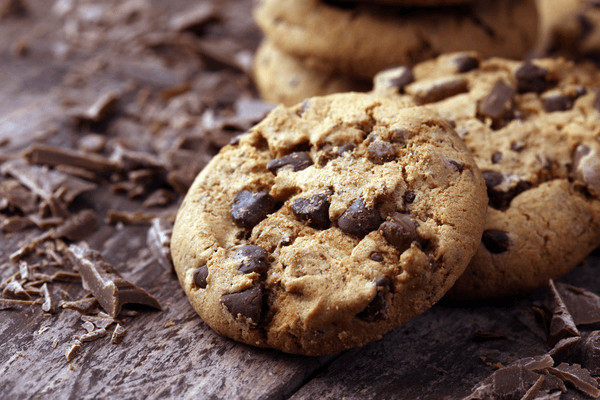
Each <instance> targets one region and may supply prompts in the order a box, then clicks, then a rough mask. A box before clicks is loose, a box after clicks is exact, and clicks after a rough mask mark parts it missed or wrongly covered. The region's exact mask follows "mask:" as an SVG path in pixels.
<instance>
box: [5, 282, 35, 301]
mask: <svg viewBox="0 0 600 400" xmlns="http://www.w3.org/2000/svg"><path fill="white" fill-rule="evenodd" d="M2 295H3V296H5V297H10V298H14V299H23V300H29V299H31V296H30V295H29V293H27V291H26V290H25V289H24V288H23V286H22V285H21V284H20V283H19V282H18V281H11V282H8V283H7V284H6V286H5V287H4V290H3V291H2Z"/></svg>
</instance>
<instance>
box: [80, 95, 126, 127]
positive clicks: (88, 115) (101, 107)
mask: <svg viewBox="0 0 600 400" xmlns="http://www.w3.org/2000/svg"><path fill="white" fill-rule="evenodd" d="M120 97H121V95H120V94H119V93H117V92H112V91H111V92H106V93H103V94H102V95H101V96H100V97H98V99H96V101H95V102H94V103H92V104H91V105H90V106H89V107H88V108H86V109H85V110H78V111H76V112H74V113H73V114H72V116H73V118H75V119H76V120H80V121H87V122H99V121H101V120H103V119H105V118H106V117H107V116H108V115H109V114H110V113H112V112H113V111H114V109H115V107H116V105H117V102H118V101H119V98H120Z"/></svg>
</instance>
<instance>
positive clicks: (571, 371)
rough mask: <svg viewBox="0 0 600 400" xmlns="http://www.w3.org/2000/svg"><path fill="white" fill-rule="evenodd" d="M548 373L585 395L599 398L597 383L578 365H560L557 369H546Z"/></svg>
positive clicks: (599, 392)
mask: <svg viewBox="0 0 600 400" xmlns="http://www.w3.org/2000/svg"><path fill="white" fill-rule="evenodd" d="M548 372H550V373H551V374H553V375H556V376H557V377H559V378H560V379H562V380H563V381H565V382H569V383H571V384H572V385H573V386H575V387H576V388H577V389H579V390H581V391H582V392H584V393H585V394H587V395H589V396H592V397H594V398H597V397H599V396H600V389H599V388H598V381H597V380H596V379H594V378H593V377H592V376H591V375H590V371H588V370H587V369H585V368H582V367H581V365H579V364H572V365H570V364H567V363H560V364H559V365H558V366H557V367H551V368H548Z"/></svg>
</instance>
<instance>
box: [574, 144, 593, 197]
mask: <svg viewBox="0 0 600 400" xmlns="http://www.w3.org/2000/svg"><path fill="white" fill-rule="evenodd" d="M572 174H573V176H574V178H575V179H576V183H578V184H583V185H584V186H585V187H586V189H587V191H588V192H589V193H590V194H591V195H592V196H597V197H598V196H600V160H599V159H598V156H597V154H596V153H594V152H593V151H592V149H591V148H590V147H589V146H587V145H584V144H580V145H579V146H577V147H576V148H575V152H574V153H573V166H572Z"/></svg>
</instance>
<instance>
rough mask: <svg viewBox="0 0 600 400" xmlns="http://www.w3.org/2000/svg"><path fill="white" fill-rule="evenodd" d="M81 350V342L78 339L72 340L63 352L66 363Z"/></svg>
mask: <svg viewBox="0 0 600 400" xmlns="http://www.w3.org/2000/svg"><path fill="white" fill-rule="evenodd" d="M79 350H81V341H79V340H78V339H75V340H73V342H72V343H71V345H70V346H69V347H68V348H67V350H66V351H65V357H66V359H67V361H71V360H72V359H73V357H75V355H76V354H77V353H78V352H79Z"/></svg>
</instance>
